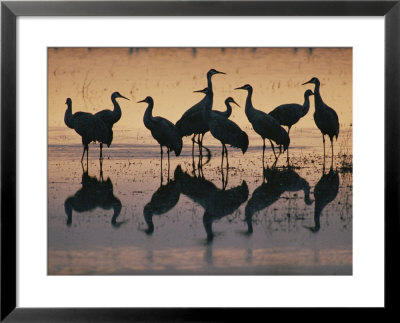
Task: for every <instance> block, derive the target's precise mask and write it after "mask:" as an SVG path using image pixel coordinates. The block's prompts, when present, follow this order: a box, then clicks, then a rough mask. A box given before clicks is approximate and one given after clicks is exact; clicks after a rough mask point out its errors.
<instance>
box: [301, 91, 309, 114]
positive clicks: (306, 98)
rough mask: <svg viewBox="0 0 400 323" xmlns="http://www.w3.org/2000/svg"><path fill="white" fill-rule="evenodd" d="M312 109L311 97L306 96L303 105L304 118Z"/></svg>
mask: <svg viewBox="0 0 400 323" xmlns="http://www.w3.org/2000/svg"><path fill="white" fill-rule="evenodd" d="M309 109H310V97H309V96H308V95H306V96H305V97H304V104H303V109H302V117H303V116H305V115H306V114H307V113H308V110H309Z"/></svg>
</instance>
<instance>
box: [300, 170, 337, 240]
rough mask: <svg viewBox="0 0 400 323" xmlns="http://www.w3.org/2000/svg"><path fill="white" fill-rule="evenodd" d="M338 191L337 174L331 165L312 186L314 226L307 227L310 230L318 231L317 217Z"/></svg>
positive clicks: (319, 226) (318, 222)
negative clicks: (313, 186)
mask: <svg viewBox="0 0 400 323" xmlns="http://www.w3.org/2000/svg"><path fill="white" fill-rule="evenodd" d="M338 192H339V174H338V172H337V171H335V170H333V168H332V167H331V168H330V170H329V172H328V173H326V174H325V169H324V170H323V172H322V177H321V178H320V180H319V181H318V183H317V185H315V188H314V198H315V209H314V227H307V228H308V229H310V231H311V232H318V231H319V229H320V228H321V225H320V221H319V218H320V217H321V213H322V211H323V209H324V208H325V207H326V206H327V205H328V204H329V203H331V202H332V201H333V200H334V199H335V198H336V196H337V195H338Z"/></svg>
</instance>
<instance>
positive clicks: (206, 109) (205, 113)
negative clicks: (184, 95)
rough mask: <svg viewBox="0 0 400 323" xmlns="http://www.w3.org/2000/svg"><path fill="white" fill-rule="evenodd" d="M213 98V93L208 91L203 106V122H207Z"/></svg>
mask: <svg viewBox="0 0 400 323" xmlns="http://www.w3.org/2000/svg"><path fill="white" fill-rule="evenodd" d="M213 97H214V93H213V92H212V90H211V91H209V92H208V93H207V94H206V96H205V98H204V99H203V100H204V106H203V118H204V120H208V119H209V118H210V114H211V110H212V102H213Z"/></svg>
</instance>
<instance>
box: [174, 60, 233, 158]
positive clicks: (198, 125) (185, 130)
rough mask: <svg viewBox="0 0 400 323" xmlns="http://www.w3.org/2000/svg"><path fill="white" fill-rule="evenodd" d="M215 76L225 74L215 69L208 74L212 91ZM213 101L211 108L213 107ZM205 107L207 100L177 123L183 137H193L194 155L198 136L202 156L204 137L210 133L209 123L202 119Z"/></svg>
mask: <svg viewBox="0 0 400 323" xmlns="http://www.w3.org/2000/svg"><path fill="white" fill-rule="evenodd" d="M215 74H225V73H224V72H219V71H217V70H215V69H213V68H212V69H210V70H209V71H208V72H207V87H208V88H209V89H211V91H212V82H211V77H212V76H213V75H215ZM212 104H213V102H212V100H211V107H212ZM204 105H205V99H203V100H201V101H200V102H198V103H196V104H195V105H194V106H192V107H191V108H190V109H188V110H187V111H186V112H185V113H184V114H183V115H182V117H181V118H180V119H179V120H178V121H177V122H176V124H175V125H176V127H177V128H178V130H179V132H180V134H181V137H184V136H191V135H193V137H192V155H193V154H194V143H195V142H196V140H195V138H196V135H197V144H198V145H199V149H200V154H201V153H202V146H203V137H204V135H205V133H206V132H207V131H209V129H208V126H207V123H206V122H205V120H203V118H202V110H203V107H204Z"/></svg>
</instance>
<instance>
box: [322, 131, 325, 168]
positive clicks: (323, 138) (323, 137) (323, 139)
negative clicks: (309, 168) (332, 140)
mask: <svg viewBox="0 0 400 323" xmlns="http://www.w3.org/2000/svg"><path fill="white" fill-rule="evenodd" d="M322 142H323V143H324V170H325V135H324V134H323V135H322Z"/></svg>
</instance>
